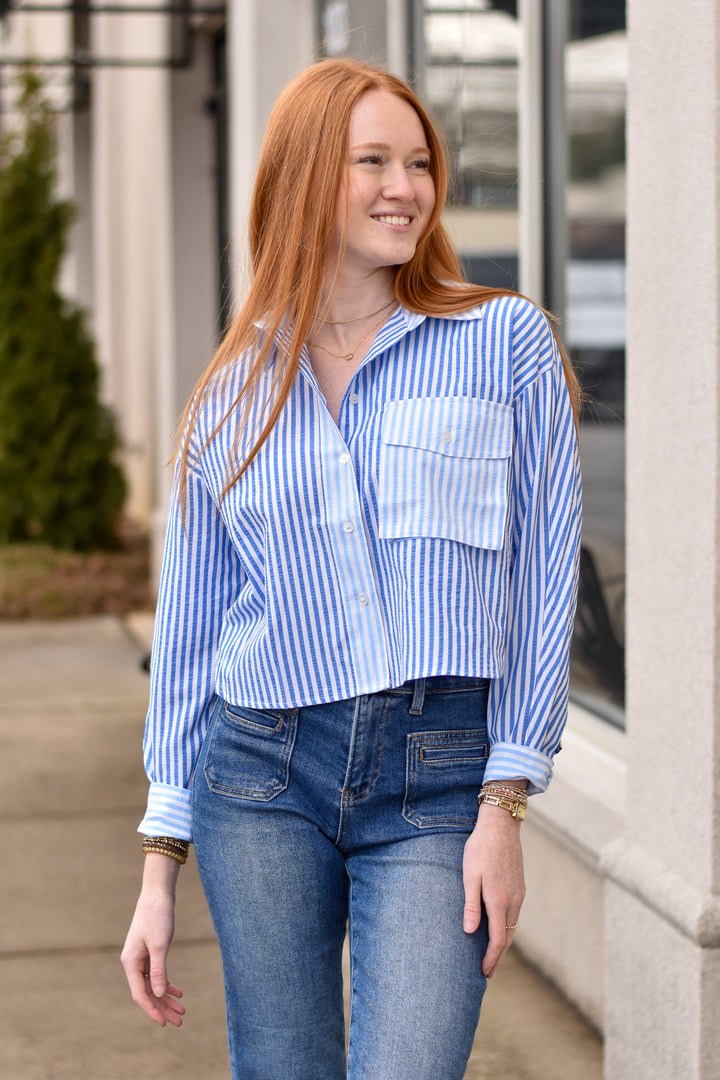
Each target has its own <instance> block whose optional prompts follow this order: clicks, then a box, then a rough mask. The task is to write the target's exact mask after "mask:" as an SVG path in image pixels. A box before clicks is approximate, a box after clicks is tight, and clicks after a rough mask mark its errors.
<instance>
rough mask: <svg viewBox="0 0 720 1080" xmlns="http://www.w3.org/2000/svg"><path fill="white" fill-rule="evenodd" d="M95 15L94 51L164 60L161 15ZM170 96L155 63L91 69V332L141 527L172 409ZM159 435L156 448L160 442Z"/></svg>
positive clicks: (167, 76) (132, 510)
mask: <svg viewBox="0 0 720 1080" xmlns="http://www.w3.org/2000/svg"><path fill="white" fill-rule="evenodd" d="M93 20H94V21H93V23H92V29H93V52H94V55H95V56H96V57H112V58H126V59H134V60H138V59H143V58H145V59H156V58H162V57H167V56H168V52H169V37H168V21H167V18H166V17H165V16H163V15H131V14H127V15H95V16H93ZM169 94H170V73H169V71H168V70H167V69H163V68H162V67H151V68H144V69H137V68H125V69H122V68H121V69H118V68H112V67H109V68H106V67H101V68H98V69H96V70H95V72H94V78H93V131H92V134H93V185H94V200H93V215H94V253H93V254H94V267H95V283H94V284H95V290H94V291H95V332H96V337H97V341H98V353H99V357H100V360H101V364H102V367H103V371H104V375H105V383H106V390H107V392H108V396H109V398H110V400H111V401H112V403H113V405H114V407H115V409H116V411H117V414H118V418H119V421H120V428H121V434H122V439H123V465H124V468H125V473H126V477H127V480H128V485H129V498H128V512H129V513H130V515H131V516H132V517H134V518H136V519H137V520H138V521H140V522H141V523H143V524H147V523H148V521H149V517H150V513H151V510H152V507H153V505H154V503H155V498H156V490H155V489H156V483H157V477H158V474H157V471H156V464H157V456H158V450H157V438H158V424H159V425H160V427H161V428H165V429H167V428H169V426H170V420H169V418H168V417H166V416H165V415H164V413H165V411H166V407H165V403H166V402H167V401H168V400H170V402H171V403H172V405H173V406H174V395H172V396H171V397H170V398H169V399H168V394H169V393H171V391H172V388H171V387H170V388H169V387H168V385H167V383H168V380H169V379H171V377H172V362H171V360H170V359H169V357H170V356H171V354H172V349H173V343H172V340H171V336H172V335H171V330H172V320H171V317H170V315H171V312H170V310H169V307H170V299H171V288H170V281H171V278H170V273H171V260H172V250H171V246H172V237H171V226H170V205H171V185H170V176H169V169H170V149H169V148H170V108H169ZM156 403H159V406H158V405H157V404H156ZM162 441H163V447H164V446H165V444H166V442H167V438H165V439H163V440H162ZM163 453H165V450H164V449H163Z"/></svg>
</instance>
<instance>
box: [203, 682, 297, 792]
mask: <svg viewBox="0 0 720 1080" xmlns="http://www.w3.org/2000/svg"><path fill="white" fill-rule="evenodd" d="M296 734H297V709H249V708H245V707H244V706H242V705H230V704H228V702H226V701H219V702H218V704H217V707H216V714H215V717H214V723H213V726H212V729H211V731H210V733H209V735H208V738H209V740H210V741H209V745H208V747H207V754H206V757H205V765H204V772H205V779H206V780H207V784H208V787H209V788H210V790H211V791H215V792H217V793H218V794H220V795H230V796H231V797H232V798H236V799H254V800H256V801H259V802H269V801H270V799H274V798H275V796H276V795H279V794H280V792H281V791H284V790H285V788H286V787H287V785H288V780H289V776H290V756H291V754H292V750H293V746H294V745H295V737H296Z"/></svg>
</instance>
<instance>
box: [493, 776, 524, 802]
mask: <svg viewBox="0 0 720 1080" xmlns="http://www.w3.org/2000/svg"><path fill="white" fill-rule="evenodd" d="M482 790H483V791H486V792H487V793H488V794H490V793H494V794H496V795H509V796H510V798H511V799H520V801H521V802H523V803H524V804H525V806H527V802H528V796H527V791H526V790H525V788H521V787H515V785H514V784H509V783H506V781H504V780H488V782H487V784H483V786H482Z"/></svg>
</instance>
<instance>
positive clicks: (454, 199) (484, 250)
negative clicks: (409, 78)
mask: <svg viewBox="0 0 720 1080" xmlns="http://www.w3.org/2000/svg"><path fill="white" fill-rule="evenodd" d="M519 44H520V34H519V27H518V22H517V18H516V12H515V4H514V3H505V4H501V5H500V4H490V3H484V2H482V0H465V2H464V3H456V2H452V3H450V2H449V0H433V2H431V3H426V4H425V5H424V12H423V45H424V48H423V55H422V57H421V58H420V60H419V71H420V74H421V81H422V87H421V89H422V94H423V97H424V99H425V101H426V102H427V104H428V105H429V106H430V109H431V110H432V112H433V114H434V116H435V117H436V119H437V120H438V122H439V124H440V127H441V128H442V130H443V132H444V134H445V137H446V139H447V142H448V149H449V154H450V164H451V178H452V188H451V196H450V204H449V206H448V209H447V210H446V213H445V224H446V227H447V228H448V230H449V232H450V235H451V236H452V238H453V240H454V242H455V244H456V246H457V248H458V250H459V252H460V255H461V258H462V261H463V263H464V266H465V270H466V273H467V274H468V276H469V277H470V278H471V279H472V280H473V281H475V282H477V283H478V284H482V285H502V286H507V287H510V288H516V287H517V283H518V217H517V206H518V191H517V177H518V83H517V62H518V53H519Z"/></svg>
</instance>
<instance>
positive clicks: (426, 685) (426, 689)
mask: <svg viewBox="0 0 720 1080" xmlns="http://www.w3.org/2000/svg"><path fill="white" fill-rule="evenodd" d="M489 684H490V680H489V679H481V678H478V677H476V676H474V675H473V676H468V675H430V676H428V678H426V679H408V681H407V682H405V683H403V684H402V685H401V686H394V687H392V688H391V689H389V690H386V691H385V693H388V694H407V695H409V696H412V703H411V705H410V712H411V713H412V714H413V716H420V715H422V711H423V705H424V704H425V696H426V694H449V693H461V692H463V691H467V690H484V689H485V688H486V687H487V686H489Z"/></svg>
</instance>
